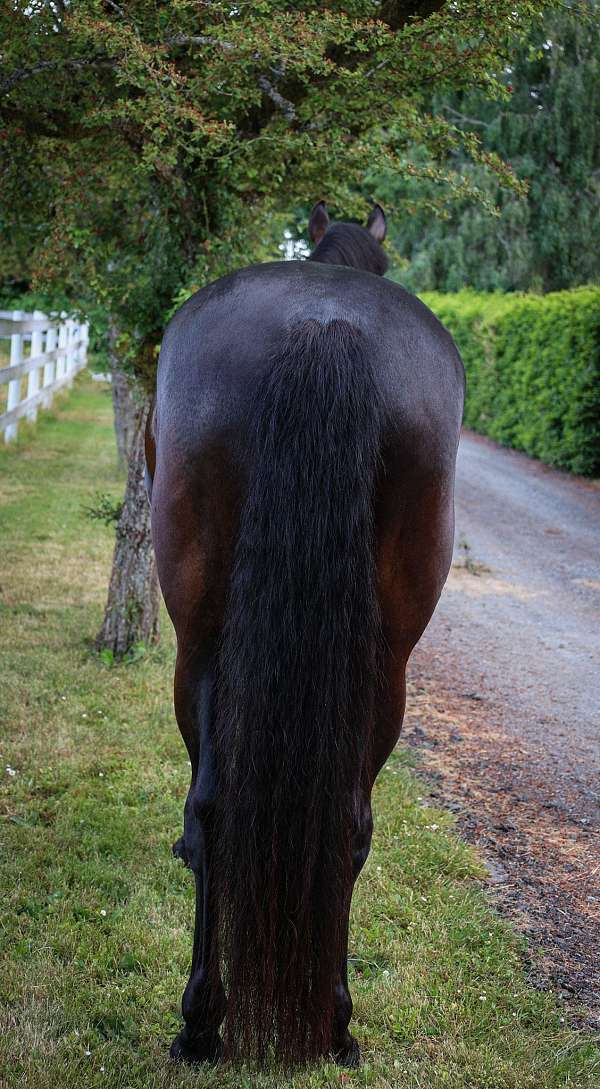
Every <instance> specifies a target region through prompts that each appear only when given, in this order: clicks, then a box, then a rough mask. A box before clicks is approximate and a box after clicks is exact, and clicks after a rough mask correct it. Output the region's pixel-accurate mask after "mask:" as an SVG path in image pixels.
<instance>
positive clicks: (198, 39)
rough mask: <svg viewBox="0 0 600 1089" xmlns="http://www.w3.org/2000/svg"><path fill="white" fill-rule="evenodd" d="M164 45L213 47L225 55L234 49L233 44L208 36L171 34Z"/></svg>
mask: <svg viewBox="0 0 600 1089" xmlns="http://www.w3.org/2000/svg"><path fill="white" fill-rule="evenodd" d="M165 45H215V46H217V47H218V48H219V49H223V50H224V51H225V52H226V53H228V52H230V51H231V50H232V49H235V45H234V44H233V42H227V41H225V40H224V39H223V38H214V37H212V36H211V35H210V34H173V35H172V36H171V37H170V38H166V39H165Z"/></svg>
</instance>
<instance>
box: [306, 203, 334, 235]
mask: <svg viewBox="0 0 600 1089" xmlns="http://www.w3.org/2000/svg"><path fill="white" fill-rule="evenodd" d="M328 226H329V212H328V211H327V205H326V204H325V201H324V200H319V201H317V203H316V204H315V206H314V208H313V210H312V212H311V213H310V219H309V221H308V233H309V235H310V238H311V241H312V242H314V243H315V245H316V244H317V242H320V241H321V239H322V237H323V235H324V234H325V231H326V230H327V228H328Z"/></svg>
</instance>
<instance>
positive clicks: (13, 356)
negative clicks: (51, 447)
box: [4, 310, 23, 442]
mask: <svg viewBox="0 0 600 1089" xmlns="http://www.w3.org/2000/svg"><path fill="white" fill-rule="evenodd" d="M12 317H13V321H22V319H23V311H22V310H13V312H12ZM22 356H23V334H22V333H13V334H12V336H11V338H10V366H11V367H17V366H18V365H19V363H20V362H21V359H22ZM20 400H21V379H20V378H15V379H14V380H13V381H12V382H9V383H8V400H7V403H6V411H7V412H10V410H11V408H16V407H17V405H18V404H19V401H20ZM17 427H18V423H12V424H9V425H8V427H7V428H5V431H4V441H5V442H12V440H13V439H16V437H17Z"/></svg>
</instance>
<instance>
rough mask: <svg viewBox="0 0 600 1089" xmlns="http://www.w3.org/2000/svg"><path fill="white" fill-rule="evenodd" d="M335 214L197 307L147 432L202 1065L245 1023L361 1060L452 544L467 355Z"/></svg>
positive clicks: (178, 319) (278, 1047)
mask: <svg viewBox="0 0 600 1089" xmlns="http://www.w3.org/2000/svg"><path fill="white" fill-rule="evenodd" d="M379 212H381V210H379ZM382 217H383V213H381V214H380V215H379V213H377V215H374V216H373V217H372V221H371V220H370V224H371V230H372V231H373V232H374V233H377V234H378V236H379V237H383V234H384V233H385V219H384V218H383V224H382ZM313 222H314V224H315V236H316V235H317V234H321V235H322V237H321V240H320V242H319V244H318V245H317V248H316V250H315V251H314V253H313V255H312V258H311V259H310V260H309V261H306V262H293V263H292V262H276V263H273V264H267V265H259V266H256V267H252V268H247V269H243V270H241V271H240V272H236V273H234V274H233V275H231V276H227V277H225V278H223V279H222V280H219V281H217V282H216V283H214V284H211V285H210V286H209V287H207V288H205V289H203V290H202V291H200V292H198V294H197V295H195V296H194V297H193V298H191V299H190V300H189V301H188V302H187V303H186V304H185V305H184V306H183V307H182V308H181V310H179V311H178V313H177V314H176V315H175V317H174V318H173V320H172V322H171V323H170V325H169V327H168V329H167V332H166V334H165V338H164V341H163V345H162V349H161V356H160V363H159V373H158V384H157V399H156V411H155V417H154V422H153V426H152V428H151V429H150V430H149V433H148V437H147V459H148V466H149V470H150V475H151V476H152V477H153V483H152V524H153V534H154V541H155V547H156V555H157V561H158V567H159V575H160V581H161V586H162V589H163V593H164V597H165V601H166V604H167V608H168V609H169V612H170V615H171V618H172V620H173V623H174V625H175V629H176V633H177V643H178V653H177V666H176V676H175V709H176V715H177V720H178V723H179V726H180V729H181V732H182V735H183V737H184V740H185V742H186V745H187V748H188V752H189V755H190V761H191V764H192V785H191V788H190V793H189V796H188V801H187V803H186V807H185V818H184V836H183V842H180V843H179V845H178V853H180V854H182V856H183V857H185V858H186V860H187V861H188V863H189V865H190V866H191V868H192V869H193V871H194V873H195V875H196V882H197V921H196V932H195V940H194V953H193V963H192V973H191V977H190V981H189V983H188V986H187V988H186V992H185V995H184V1001H183V1012H184V1019H185V1027H184V1029H183V1031H182V1033H181V1034H180V1035H179V1037H178V1038H177V1040H176V1041H175V1044H174V1045H173V1052H172V1053H173V1054H174V1055H175V1056H177V1057H183V1058H189V1059H203V1058H214V1057H216V1056H217V1055H218V1054H219V1053H220V1048H221V1044H220V1038H219V1036H218V1028H219V1025H220V1023H221V1021H222V1020H223V1017H224V1016H225V1015H226V1042H227V1044H228V1047H229V1049H230V1050H231V1051H232V1052H235V1051H238V1052H241V1053H244V1054H247V1053H254V1054H255V1055H256V1056H257V1057H258V1058H259V1060H261V1061H262V1060H264V1059H265V1057H266V1054H267V1048H268V1047H270V1046H273V1047H274V1049H275V1052H276V1053H277V1054H278V1055H279V1057H281V1058H282V1059H284V1060H288V1061H296V1060H303V1059H306V1058H311V1057H314V1056H316V1055H317V1054H321V1053H323V1052H328V1051H332V1052H333V1053H334V1054H335V1055H336V1056H337V1058H338V1061H340V1062H342V1063H348V1064H352V1063H353V1062H355V1061H356V1057H357V1047H356V1044H355V1043H354V1041H353V1039H352V1037H351V1036H350V1034H349V1032H348V1022H349V1019H350V1015H351V1010H352V1003H351V1000H350V995H349V992H348V987H347V979H346V967H345V964H346V946H347V924H348V911H349V905H350V896H351V890H352V884H353V881H354V879H355V877H356V876H357V875H358V872H359V871H360V868H361V866H362V864H363V862H364V860H365V858H366V856H367V854H368V849H369V843H370V835H371V811H370V792H371V786H372V783H373V780H374V778H375V776H376V774H377V772H378V771H379V769H380V767H381V766H382V764H383V763H384V761H385V760H386V758H387V756H388V754H389V752H390V751H391V749H392V748H393V746H394V744H395V743H396V740H397V738H398V734H399V731H400V726H401V722H402V717H403V712H404V697H405V679H404V675H405V666H406V662H407V660H408V656H409V654H410V652H411V650H412V648H413V647H414V645H415V643H416V642H417V640H418V639H419V637H420V635H421V634H422V632H423V630H424V628H425V626H426V624H427V623H428V621H429V618H430V616H431V614H432V612H433V609H434V607H435V604H436V602H437V599H438V597H439V594H440V592H441V588H442V586H443V583H444V580H445V578H446V575H447V572H448V568H449V564H450V559H451V552H452V539H453V528H454V522H453V486H454V467H455V458H456V449H457V444H458V435H459V429H460V422H461V416H462V404H463V371H462V365H461V363H460V359H459V356H458V353H457V351H456V348H455V347H454V344H453V342H452V340H451V338H450V336H449V335H448V333H447V332H446V331H445V330H444V329H443V327H442V326H441V325H440V323H439V322H438V321H437V320H436V318H435V317H434V316H433V315H432V314H431V313H430V311H429V310H427V308H426V307H425V306H423V304H422V303H420V302H419V301H418V300H417V299H415V298H414V297H413V296H411V295H409V294H408V293H407V292H406V291H404V290H403V289H402V288H401V287H399V286H398V285H397V284H395V283H391V282H390V281H386V280H383V279H381V278H379V277H378V276H377V275H374V274H373V273H374V272H380V271H382V270H383V268H384V267H385V255H384V254H383V250H382V249H381V247H380V245H379V244H378V242H376V241H375V240H374V237H373V234H371V233H369V232H367V230H366V229H365V228H361V227H358V226H354V225H349V224H334V225H333V226H332V227H329V229H327V223H328V221H327V219H326V214H325V216H324V215H323V208H322V206H317V208H316V210H315V213H313ZM317 228H318V229H317ZM323 232H324V233H323ZM331 261H345V262H346V265H342V264H332V263H330V262H331ZM361 265H362V267H360V266H361ZM349 266H355V267H349ZM356 266H359V267H356ZM363 269H368V270H371V271H363ZM219 941H220V942H221V950H220V952H221V959H222V962H223V963H224V965H225V969H226V983H227V985H228V987H229V990H230V994H229V1004H228V1006H227V1002H226V999H225V992H224V989H223V984H222V982H221V978H220V956H219V952H218V942H219Z"/></svg>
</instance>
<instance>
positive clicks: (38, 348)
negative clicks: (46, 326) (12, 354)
mask: <svg viewBox="0 0 600 1089" xmlns="http://www.w3.org/2000/svg"><path fill="white" fill-rule="evenodd" d="M45 317H46V315H45V314H44V313H42V311H41V310H34V311H33V320H34V321H42V320H43V319H44V318H45ZM43 339H44V333H43V332H40V331H38V330H34V331H33V332H32V334H31V352H30V358H31V359H35V357H36V356H37V355H41V354H42V341H43ZM39 388H40V371H39V367H36V369H35V370H34V371H30V372H29V374H28V375H27V397H28V398H29V397H35V395H36V393H37V392H38V390H39ZM27 419H28V420H31V422H32V423H35V421H36V420H37V405H34V406H33V408H30V409H29V412H28V413H27Z"/></svg>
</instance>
